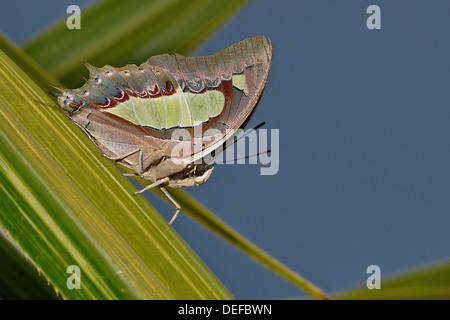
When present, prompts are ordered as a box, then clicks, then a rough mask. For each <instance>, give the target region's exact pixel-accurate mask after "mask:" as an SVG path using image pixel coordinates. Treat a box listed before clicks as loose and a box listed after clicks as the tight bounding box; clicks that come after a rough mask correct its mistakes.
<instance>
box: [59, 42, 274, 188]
mask: <svg viewBox="0 0 450 320" xmlns="http://www.w3.org/2000/svg"><path fill="white" fill-rule="evenodd" d="M271 61H272V45H271V43H270V42H267V40H266V39H265V37H262V36H260V37H252V38H247V39H244V40H242V41H240V42H238V43H235V44H233V45H231V46H230V47H228V48H226V49H224V50H222V51H219V52H217V53H215V54H213V55H210V56H205V57H185V56H181V55H178V54H174V55H170V54H163V55H158V56H153V57H150V58H149V59H148V60H147V61H146V62H144V63H142V64H141V65H139V66H136V65H127V66H125V67H122V68H114V67H111V66H109V65H106V66H104V67H102V68H95V67H93V66H91V65H89V64H86V65H87V67H88V69H89V72H90V77H89V79H88V80H87V81H86V83H85V84H84V85H83V86H82V87H81V88H78V89H73V90H69V89H60V90H61V91H62V94H60V95H58V103H59V105H60V106H61V108H62V109H63V110H64V111H65V112H66V114H67V115H68V116H69V117H70V118H71V119H72V120H73V121H74V122H75V123H76V124H77V125H78V126H79V127H80V128H81V129H82V130H83V131H84V132H85V133H86V134H87V135H88V136H89V137H90V138H91V140H92V141H93V142H94V143H95V144H96V145H97V146H98V147H99V149H100V150H101V151H102V153H103V155H104V156H105V157H107V158H109V159H111V160H114V161H117V162H118V163H120V164H122V165H124V166H126V167H128V168H129V169H131V170H132V171H134V172H135V174H136V175H138V176H139V177H141V178H143V179H147V180H151V181H152V182H153V184H151V185H150V186H148V187H146V188H145V189H143V190H146V189H148V188H150V187H154V186H160V187H162V186H164V185H167V186H176V187H183V186H192V185H194V184H203V183H205V182H206V181H207V180H208V178H209V177H210V175H211V172H212V170H213V167H211V166H207V164H206V162H205V160H204V159H205V157H206V156H208V155H210V154H211V153H212V152H214V151H215V150H218V149H222V146H223V145H224V143H226V142H227V141H228V140H229V139H231V138H232V137H233V134H234V133H235V132H236V130H238V129H239V128H243V127H244V126H245V125H246V123H247V122H248V121H249V119H250V117H251V116H252V114H253V112H254V111H255V110H256V107H257V105H258V103H259V100H260V98H261V95H262V93H263V90H264V87H265V83H266V81H267V77H268V73H269V70H270V65H271ZM143 190H141V191H143ZM166 194H168V193H167V192H166Z"/></svg>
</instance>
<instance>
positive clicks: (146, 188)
mask: <svg viewBox="0 0 450 320" xmlns="http://www.w3.org/2000/svg"><path fill="white" fill-rule="evenodd" d="M166 182H169V177H166V178H164V179H161V180H158V181H156V182H154V183H152V184H150V185H148V186H146V187H145V188H144V189H142V190H139V191H136V192H135V193H134V194H135V195H136V194H139V193H142V192H144V191H146V190H149V189H151V188H153V187H157V186H159V187H160V189H161V191H162V192H164V194H165V195H166V197H167V198H168V199H169V200H170V201H172V203H173V205H174V206H175V208H176V209H177V210H176V211H175V214H174V215H173V217H172V219H170V221H169V224H172V222H174V221H175V219H176V218H177V216H178V213H179V212H180V210H181V207H180V205H179V204H178V202H176V201H175V199H174V198H173V197H172V196H171V195H170V193H169V192H168V191H167V190H166V189H164V187H163V186H162V185H163V184H165V183H166Z"/></svg>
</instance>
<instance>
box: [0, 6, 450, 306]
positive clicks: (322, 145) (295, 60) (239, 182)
mask: <svg viewBox="0 0 450 320" xmlns="http://www.w3.org/2000/svg"><path fill="white" fill-rule="evenodd" d="M90 2H91V1H86V0H85V1H65V0H64V1H42V0H41V1H31V0H28V1H25V0H20V1H18V0H14V1H12V0H11V1H10V0H2V1H1V3H0V30H1V31H2V32H4V33H5V34H6V35H7V36H8V37H9V38H10V39H12V40H13V41H15V42H16V43H18V44H19V45H20V44H23V43H25V41H26V39H29V38H30V37H31V36H32V35H33V34H35V33H37V32H39V31H40V30H41V29H42V28H43V27H45V26H48V25H50V24H51V23H53V22H55V21H57V20H59V19H61V18H63V17H66V16H67V15H66V13H65V11H66V8H67V6H68V5H70V4H78V5H80V6H81V7H83V5H85V4H88V3H90ZM371 4H376V5H378V6H380V8H381V27H382V28H381V30H368V29H367V27H366V19H367V18H368V16H369V15H368V14H366V9H367V7H368V6H369V5H371ZM449 12H450V2H449V1H438V0H433V1H417V0H414V1H413V0H409V1H402V0H398V1H387V0H383V1H381V0H378V1H376V0H373V1H362V0H347V1H332V0H328V1H312V0H309V1H306V0H305V1H287V0H280V1H273V0H255V1H253V2H251V3H250V4H249V5H248V6H247V7H245V8H244V10H242V11H240V12H239V13H238V14H237V15H236V16H235V18H234V19H232V20H231V21H230V22H229V23H228V24H227V25H226V26H224V27H223V28H222V29H221V30H220V31H219V32H218V33H216V34H215V35H214V36H213V37H212V38H210V39H209V41H208V42H207V43H206V44H205V45H204V46H203V47H202V48H200V49H199V50H197V52H195V54H197V55H206V54H211V53H214V52H216V51H218V50H220V49H223V48H224V47H226V46H228V45H230V44H232V43H234V42H237V41H239V40H241V39H243V38H245V37H248V36H252V35H266V36H268V37H270V38H271V39H272V41H273V45H274V60H273V65H272V70H271V74H270V77H269V80H268V82H267V87H266V90H265V94H264V97H263V99H262V102H261V104H260V106H259V108H258V111H257V112H256V114H255V116H254V117H253V119H252V121H251V124H250V125H256V124H258V123H259V122H261V121H267V126H266V128H268V129H271V128H276V129H279V130H280V170H279V172H278V174H277V175H274V176H260V175H259V166H258V165H221V166H218V167H216V169H215V170H214V173H213V175H212V177H211V179H210V181H208V183H207V184H205V185H203V186H200V187H193V188H189V189H186V191H188V192H189V193H190V194H192V195H194V196H195V198H197V199H198V200H199V201H200V202H202V203H204V204H205V205H206V206H207V207H208V208H210V209H211V210H212V211H213V212H215V213H216V214H217V215H218V216H219V217H220V218H222V219H223V220H225V221H226V222H227V223H228V224H230V225H231V226H232V227H233V228H235V229H237V230H238V231H239V232H240V233H242V234H243V235H244V236H246V237H247V238H248V239H250V240H251V241H253V242H254V243H255V244H257V245H258V246H259V247H261V248H263V249H264V250H266V251H267V252H268V253H270V254H271V255H272V256H274V257H276V258H277V259H279V260H280V261H282V262H283V263H285V264H286V265H288V266H289V267H291V268H292V269H294V270H296V271H297V272H299V273H300V274H302V275H303V276H304V277H306V278H307V279H309V280H311V281H312V282H314V283H315V284H316V285H318V286H320V287H322V288H323V289H324V290H326V291H328V292H334V291H339V290H342V289H344V288H347V287H349V286H352V285H355V284H358V283H360V284H362V283H365V281H366V278H367V276H368V275H367V274H366V268H367V266H369V265H372V264H376V265H379V266H380V268H381V272H382V275H385V274H387V273H390V272H395V271H399V270H401V269H403V268H408V267H411V266H415V265H418V264H423V263H427V262H430V261H435V260H439V259H443V258H447V257H449V256H450V254H449V253H450V248H449V244H450V232H449V226H450V216H449V208H450V201H449V199H450V197H449V190H450V188H449V187H450V183H449V181H450V180H449V159H450V153H449V120H450V108H449V101H450V95H449V92H450V90H449V89H450V67H449V58H450V38H449V35H450V20H449ZM24 21H26V23H25V22H24ZM81 23H83V22H81ZM105 27H107V26H105ZM147 197H148V198H149V200H150V201H151V202H152V203H153V204H155V206H156V207H157V209H158V210H159V211H160V212H161V213H162V214H164V215H165V217H166V218H167V219H169V218H170V217H171V215H172V214H173V208H172V207H170V206H169V205H168V204H167V203H165V202H163V201H161V200H159V199H158V198H157V197H156V196H154V195H153V194H152V193H148V194H147ZM173 227H174V228H175V229H176V230H177V231H178V232H179V233H180V234H181V235H182V236H183V238H184V239H185V240H186V242H187V243H189V245H190V246H191V247H192V248H193V249H194V250H195V251H196V252H197V253H198V255H199V256H200V257H201V258H202V259H203V260H204V261H205V262H206V263H207V264H208V266H209V267H210V268H211V269H212V270H213V271H214V272H215V274H216V275H217V276H218V277H219V278H220V279H221V280H222V281H223V283H224V284H225V285H226V286H227V287H228V288H229V289H230V291H231V292H232V293H233V294H234V295H235V296H236V297H237V298H241V299H271V298H277V299H278V298H290V297H298V296H304V293H303V292H301V291H300V290H299V289H298V288H296V287H295V286H293V285H291V284H289V283H287V282H286V281H284V280H283V279H281V278H279V277H278V276H277V275H274V274H273V273H272V272H271V271H268V270H267V269H265V268H264V267H262V266H260V265H259V264H257V263H255V262H254V261H253V260H251V259H250V258H248V257H247V256H245V255H244V254H242V253H241V252H239V251H237V250H236V249H234V248H233V247H232V246H230V245H229V244H228V243H225V242H224V241H223V240H222V239H219V238H217V237H216V236H215V235H213V234H212V233H210V232H209V231H207V230H205V229H204V228H203V227H202V226H200V225H198V224H197V223H196V222H194V221H192V220H191V219H190V218H187V217H186V216H183V215H182V216H181V217H179V218H178V219H177V221H176V222H175V223H174V225H173Z"/></svg>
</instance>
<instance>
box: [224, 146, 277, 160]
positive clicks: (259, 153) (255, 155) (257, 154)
mask: <svg viewBox="0 0 450 320" xmlns="http://www.w3.org/2000/svg"><path fill="white" fill-rule="evenodd" d="M271 152H272V150H270V149H268V150H266V151H263V152H258V153H256V154H252V155H249V156H245V157H241V158H234V159H233V160H234V161H238V160H242V159H248V158H251V157H257V156H259V155H262V154H269V153H271Z"/></svg>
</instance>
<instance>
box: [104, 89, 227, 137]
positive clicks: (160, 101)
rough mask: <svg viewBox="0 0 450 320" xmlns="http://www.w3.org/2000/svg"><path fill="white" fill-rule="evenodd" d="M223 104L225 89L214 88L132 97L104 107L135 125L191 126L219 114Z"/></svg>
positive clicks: (155, 126) (153, 126) (166, 127)
mask: <svg viewBox="0 0 450 320" xmlns="http://www.w3.org/2000/svg"><path fill="white" fill-rule="evenodd" d="M224 106H225V96H224V95H223V93H222V92H220V91H215V90H213V91H206V92H204V93H201V94H195V93H184V94H178V93H176V94H173V95H171V96H163V97H158V98H150V99H141V98H135V97H130V99H129V100H127V101H126V102H123V103H120V104H118V105H117V106H116V107H114V108H110V109H107V110H105V111H106V112H109V113H112V114H114V115H116V116H118V117H121V118H123V119H125V120H128V121H130V122H131V123H134V124H136V125H139V126H142V127H152V128H155V129H158V130H161V129H170V128H175V127H180V128H188V127H192V126H194V125H197V124H199V123H203V122H206V121H208V120H209V119H210V118H214V117H217V116H218V115H219V114H220V113H221V112H222V110H223V108H224Z"/></svg>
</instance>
